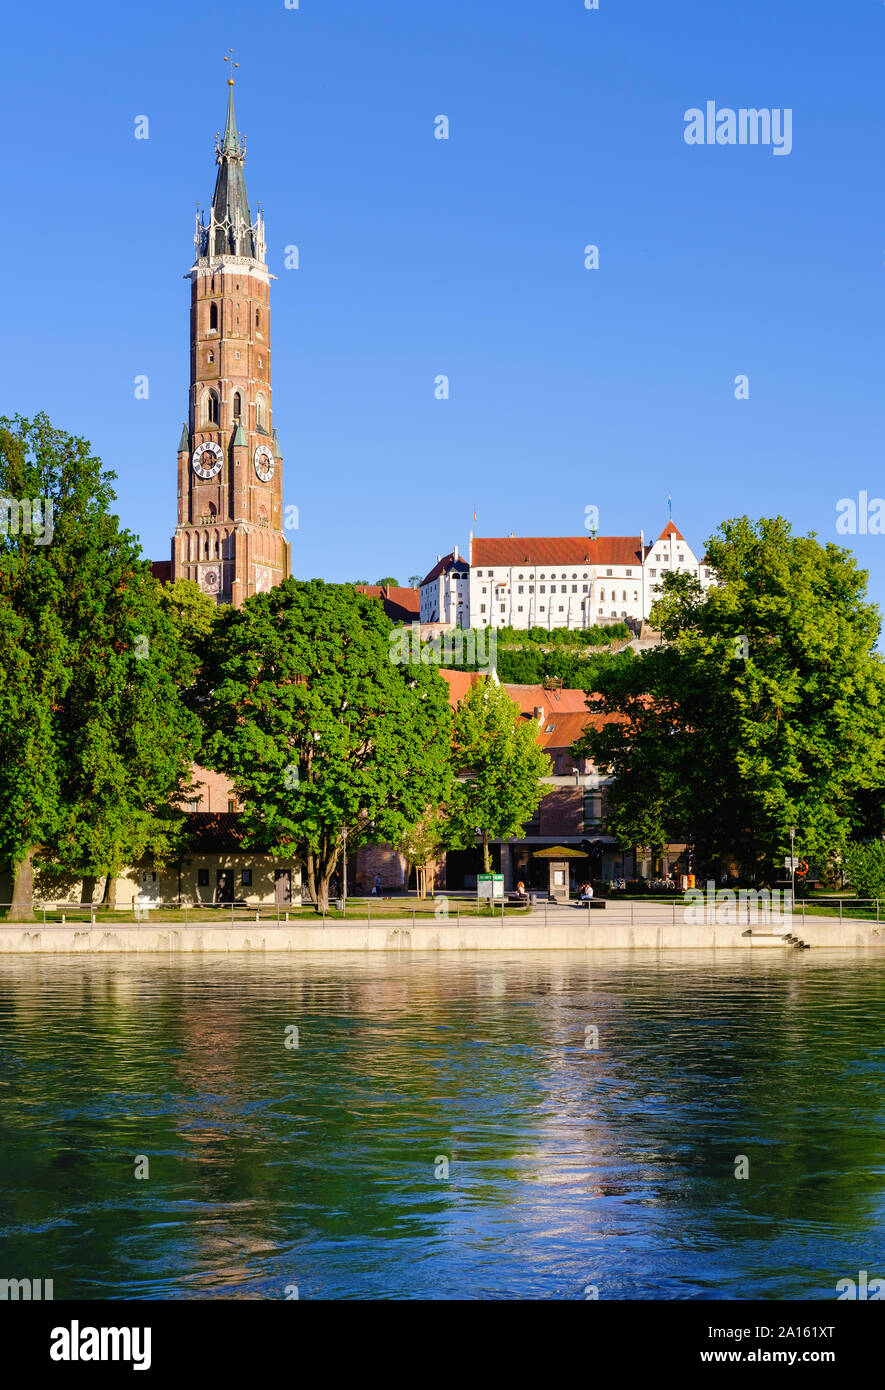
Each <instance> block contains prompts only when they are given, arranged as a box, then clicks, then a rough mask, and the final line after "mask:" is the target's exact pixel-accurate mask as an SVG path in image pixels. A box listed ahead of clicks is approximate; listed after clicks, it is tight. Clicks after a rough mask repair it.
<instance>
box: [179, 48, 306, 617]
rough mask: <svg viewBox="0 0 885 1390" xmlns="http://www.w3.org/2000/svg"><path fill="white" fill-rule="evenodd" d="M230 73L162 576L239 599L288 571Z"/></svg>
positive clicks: (258, 279) (201, 232) (256, 243)
mask: <svg viewBox="0 0 885 1390" xmlns="http://www.w3.org/2000/svg"><path fill="white" fill-rule="evenodd" d="M233 89H234V82H233V75H232V74H231V77H230V78H229V79H228V98H227V120H226V123H225V129H224V137H223V139H220V140H218V141H217V142H216V146H215V153H216V159H217V163H218V177H217V179H216V182H215V193H214V195H213V198H212V208H211V211H210V213H209V221H208V224H207V223H206V222H205V220H204V218H203V216H202V215H201V214H199V213H198V214H197V225H196V235H195V237H194V246H195V250H196V257H195V260H194V264H193V266H192V267H191V269H190V271H189V272H188V276H187V277H186V278H189V279H190V282H191V325H190V340H191V370H190V399H189V407H188V422H187V424H185V425H184V426H182V431H181V438H180V440H179V444H178V525H177V526H176V528H175V535H174V536H173V538H172V578H173V579H181V578H186V579H193V580H195V581H196V583H197V584H199V586H200V588H201V589H202V590H203V591H204V593H207V594H210V595H212V596H214V597H215V598H216V599H217V600H218V602H219V603H232V604H235V605H239V604H241V603H242V602H243V600H244V599H246V598H248V597H249V596H250V594H255V593H261V592H262V591H265V590H267V589H270V588H271V587H272V586H273V585H274V584H279V583H281V581H282V580H284V579H287V578H288V577H289V572H290V550H289V542H288V541H287V540H286V537H285V535H284V532H283V479H282V471H283V469H282V454H281V453H280V447H279V444H278V443H277V433H276V430H275V429H274V427H273V405H272V400H271V389H270V281H271V280H272V279H274V278H275V277H273V276H271V275H270V274H269V272H268V269H267V264H266V258H265V241H264V219H263V217H262V215H261V212H260V210H259V211H258V213H257V215H256V218H255V221H254V222H253V221H252V217H251V214H250V212H249V199H248V197H247V194H246V181H245V178H244V175H243V164H244V161H245V157H246V145H245V141H244V140H243V139H242V138H241V136H240V134H239V132H238V130H237V122H236V115H235V113H234V90H233Z"/></svg>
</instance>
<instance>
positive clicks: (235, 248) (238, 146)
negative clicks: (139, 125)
mask: <svg viewBox="0 0 885 1390" xmlns="http://www.w3.org/2000/svg"><path fill="white" fill-rule="evenodd" d="M228 61H229V62H230V63H231V68H232V69H233V68H235V67H237V66H239V65H238V64H237V63H234V62H233V58H232V56H231V58H230V59H227V58H226V59H225V62H228ZM215 156H216V160H217V163H218V177H217V178H216V180H215V192H214V194H213V196H212V220H211V223H210V234H211V239H212V245H211V248H210V250H209V254H210V255H213V256H248V257H250V258H254V257H255V254H256V246H255V235H254V228H253V226H252V217H251V214H250V212H249V198H248V195H247V193H246V180H245V177H244V175H243V164H244V162H245V158H246V142H245V140H244V139H243V138H242V137H241V135H240V132H239V131H238V130H237V117H236V112H235V110H234V78H233V75H231V76H230V77H229V78H228V79H227V120H226V121H225V126H224V139H223V140H221V141H220V142H216V145H215Z"/></svg>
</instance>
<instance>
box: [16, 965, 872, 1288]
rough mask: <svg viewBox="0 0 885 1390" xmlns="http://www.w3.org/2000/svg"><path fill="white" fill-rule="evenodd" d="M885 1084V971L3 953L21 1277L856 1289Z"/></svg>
mask: <svg viewBox="0 0 885 1390" xmlns="http://www.w3.org/2000/svg"><path fill="white" fill-rule="evenodd" d="M292 1026H294V1027H295V1028H297V1030H298V1034H297V1041H298V1044H299V1045H298V1047H297V1048H295V1047H288V1048H287V1047H286V1045H285V1043H286V1038H287V1032H286V1030H287V1028H291V1027H292ZM593 1029H598V1047H597V1048H594V1047H592V1046H587V1045H586V1044H588V1043H590V1044H592V1043H593V1042H594V1034H593V1032H592V1030H593ZM588 1030H589V1031H588ZM288 1037H289V1040H290V1042H291V1041H294V1040H295V1035H294V1034H293V1033H291V1032H290V1033H289V1034H288ZM883 1081H885V957H876V956H860V955H859V956H853V955H851V954H846V953H840V954H838V955H837V954H835V953H833V954H826V953H824V952H821V951H813V952H812V951H808V952H793V953H786V952H785V953H780V952H778V953H774V952H772V953H767V952H762V951H757V952H753V953H750V952H749V951H748V952H741V953H720V954H718V955H717V956H716V957H715V958H714V957H712V956H709V955H700V954H695V953H693V952H692V953H690V952H679V953H674V954H672V955H668V956H658V955H655V954H653V953H650V952H649V953H634V954H628V953H624V954H621V953H620V952H600V953H598V954H596V955H591V954H586V955H585V954H583V953H574V954H572V953H566V952H550V953H547V952H531V953H525V954H522V955H517V954H514V955H512V956H507V955H506V954H502V955H498V954H494V955H492V954H485V955H483V954H477V955H464V956H456V955H454V954H453V955H444V954H442V955H435V954H434V955H432V956H430V955H424V956H412V957H398V956H389V957H387V956H385V957H380V956H371V957H370V956H368V955H366V956H341V955H335V956H332V955H330V956H322V957H320V956H304V957H301V958H299V957H296V956H292V955H280V956H272V955H269V956H265V957H257V956H254V955H250V956H227V957H205V958H199V957H194V958H191V959H181V958H174V959H158V960H151V959H145V958H140V959H136V958H134V957H118V958H112V957H106V958H97V957H91V958H85V957H80V956H70V957H66V958H61V957H42V958H41V957H30V958H22V959H20V960H14V959H10V958H8V957H7V958H5V959H4V960H3V961H2V962H0V1277H16V1278H22V1277H29V1278H54V1281H55V1296H56V1298H65V1297H75V1298H109V1297H113V1298H121V1297H122V1298H125V1297H142V1298H143V1297H151V1298H169V1297H176V1298H181V1297H203V1298H205V1297H212V1298H219V1297H223V1298H231V1297H236V1298H280V1299H281V1298H285V1297H286V1296H287V1293H286V1291H287V1289H288V1290H289V1296H290V1297H291V1296H292V1292H293V1289H292V1286H297V1290H298V1295H299V1296H300V1297H301V1298H348V1297H364V1298H365V1297H368V1298H440V1299H446V1298H583V1297H585V1290H586V1289H587V1287H588V1286H589V1285H595V1286H596V1287H597V1288H598V1290H599V1297H600V1298H713V1299H715V1298H773V1299H796V1298H833V1297H835V1285H836V1280H837V1279H839V1278H844V1277H855V1278H856V1277H857V1271H859V1270H861V1269H866V1270H868V1271H869V1272H870V1275H871V1277H872V1275H873V1273H878V1274H882V1275H885V1238H883V1237H885V1223H883V1217H885V1085H883ZM137 1155H144V1156H145V1157H146V1158H147V1159H148V1161H149V1177H147V1178H143V1179H136V1178H135V1176H134V1172H135V1162H136V1156H137ZM738 1155H744V1156H745V1157H746V1159H747V1160H748V1161H749V1177H748V1178H747V1179H746V1180H737V1179H736V1178H735V1163H736V1160H737V1156H738ZM446 1164H448V1177H445V1176H444V1173H445V1168H446Z"/></svg>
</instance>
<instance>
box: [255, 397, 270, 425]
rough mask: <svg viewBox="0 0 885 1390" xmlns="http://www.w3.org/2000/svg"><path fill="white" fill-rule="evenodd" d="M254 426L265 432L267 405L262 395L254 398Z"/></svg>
mask: <svg viewBox="0 0 885 1390" xmlns="http://www.w3.org/2000/svg"><path fill="white" fill-rule="evenodd" d="M255 428H256V429H258V430H263V431H264V433H265V434H266V433H267V405H266V403H265V400H264V397H263V396H256V398H255Z"/></svg>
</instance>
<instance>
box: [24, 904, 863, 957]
mask: <svg viewBox="0 0 885 1390" xmlns="http://www.w3.org/2000/svg"><path fill="white" fill-rule="evenodd" d="M600 915H601V914H600ZM636 916H637V917H638V916H639V914H638V913H637V914H636ZM563 917H564V920H556V919H554V917H553V914H551V917H550V920H549V921H548V924H547V925H546V926H545V925H544V924H543V922H542V921H541V922H535V921H531V920H530V921H527V922H515V921H514V920H513V919H512V918H507V919H505V921H504V923H503V924H501V923H498V924H497V925H495V924H494V923H492V922H480V921H477V922H475V923H474V922H471V921H470V920H469V919H462V920H461V921H460V922H459V923H457V924H456V923H453V922H446V921H435V920H433V919H430V920H429V921H427V922H425V923H422V922H420V921H419V922H418V923H416V924H415V925H414V926H413V925H412V924H411V923H410V922H408V920H407V921H406V922H405V923H404V922H403V920H402V918H400V919H398V920H397V919H390V920H389V921H387V922H385V921H382V920H379V921H373V922H372V923H371V925H367V924H366V923H365V922H363V923H356V922H354V923H352V924H351V923H350V922H347V923H342V922H335V923H334V924H333V923H331V922H327V924H326V925H325V926H323V925H321V924H320V923H313V922H312V921H310V920H308V921H302V922H299V923H298V924H295V923H292V922H287V923H283V924H281V925H279V926H277V924H276V923H275V922H269V923H266V924H264V923H259V922H256V923H243V924H242V925H234V926H228V927H220V926H218V925H213V924H212V923H197V922H194V923H191V924H190V925H189V926H187V927H182V926H181V925H180V924H177V923H176V924H171V923H163V922H151V923H144V924H139V925H135V924H132V925H125V926H99V925H97V926H94V927H90V926H88V925H80V926H78V925H75V924H68V925H66V926H45V927H44V926H41V925H38V924H35V925H28V926H25V925H21V924H14V923H9V924H6V925H3V924H0V955H2V954H12V953H25V952H28V953H30V952H53V953H54V952H65V951H67V952H81V953H82V952H95V953H105V952H115V951H133V952H137V953H139V954H142V953H144V954H147V953H156V952H164V953H167V954H168V953H171V954H176V953H192V952H193V953H200V952H232V951H261V952H265V951H550V950H559V951H581V950H591V951H597V950H653V951H667V950H734V949H739V950H747V949H750V948H751V947H755V948H770V949H774V950H785V949H789V947H788V946H786V945H784V944H782V942H781V940H779V939H778V937H777V936H776V935H775V933H776V931H777V930H778V928H776V927H764V926H762V927H756V928H755V929H754V931H753V934H752V935H747V934H746V932H747V928H746V926H721V925H716V926H709V925H701V926H692V925H687V924H683V923H679V922H677V923H673V922H672V921H663V920H658V921H655V920H648V921H639V920H637V921H634V922H629V921H620V922H619V921H615V920H609V921H608V922H602V921H597V920H595V919H592V920H591V921H588V920H587V918H586V917H585V916H583V915H582V916H581V917H579V918H578V920H575V918H576V917H578V914H577V913H575V914H574V915H573V916H570V915H569V914H563ZM790 930H791V931H792V932H793V934H794V935H795V936H797V937H799V938H800V939H801V940H802V941H804V942H806V943H807V944H808V945H809V946H812V947H824V948H827V949H833V948H842V949H846V950H857V949H858V948H861V949H864V948H869V949H871V950H882V951H885V923H882V925H881V927H880V926H878V925H877V924H876V923H866V922H851V921H848V920H846V921H844V922H841V923H840V922H839V920H838V918H826V917H814V918H811V917H810V918H808V919H807V921H806V922H805V923H804V924H803V923H802V922H801V921H800V920H799V919H798V918H794V919H793V921H792V923H791V924H790Z"/></svg>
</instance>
